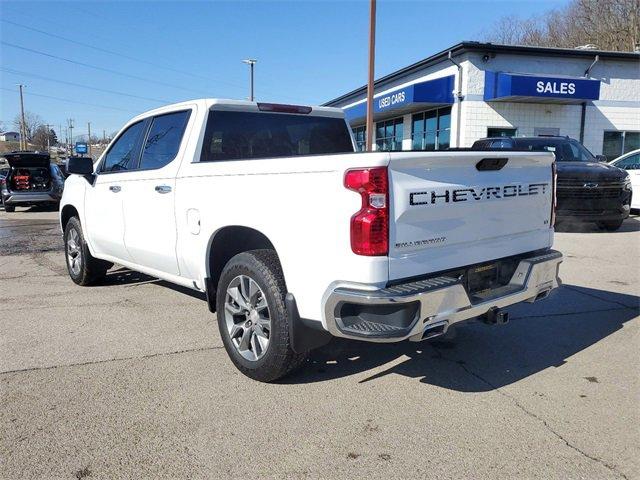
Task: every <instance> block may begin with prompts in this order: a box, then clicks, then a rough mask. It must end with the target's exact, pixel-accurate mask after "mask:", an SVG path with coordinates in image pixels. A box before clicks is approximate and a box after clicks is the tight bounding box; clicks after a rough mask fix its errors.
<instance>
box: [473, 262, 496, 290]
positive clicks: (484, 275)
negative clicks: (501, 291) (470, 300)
mask: <svg viewBox="0 0 640 480" xmlns="http://www.w3.org/2000/svg"><path fill="white" fill-rule="evenodd" d="M498 273H499V272H498V264H497V263H490V264H488V265H480V266H478V267H472V268H469V269H468V270H467V292H468V293H469V295H476V294H482V293H486V292H487V291H490V290H492V289H493V288H496V287H498V286H500V285H499V283H498Z"/></svg>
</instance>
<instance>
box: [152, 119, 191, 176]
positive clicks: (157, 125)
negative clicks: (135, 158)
mask: <svg viewBox="0 0 640 480" xmlns="http://www.w3.org/2000/svg"><path fill="white" fill-rule="evenodd" d="M190 113H191V111H190V110H186V111H182V112H173V113H168V114H166V115H159V116H157V117H154V118H153V119H152V120H151V126H150V127H149V133H148V134H147V139H146V141H145V143H144V148H143V149H142V158H141V159H140V169H141V170H149V169H155V168H162V167H164V166H165V165H168V164H169V163H171V161H173V159H174V158H175V157H176V155H177V154H178V150H179V149H180V143H181V142H182V137H183V136H184V130H185V128H186V127H187V121H188V120H189V115H190Z"/></svg>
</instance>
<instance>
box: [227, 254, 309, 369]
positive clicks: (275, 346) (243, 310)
mask: <svg viewBox="0 0 640 480" xmlns="http://www.w3.org/2000/svg"><path fill="white" fill-rule="evenodd" d="M286 293H287V289H286V286H285V283H284V276H283V274H282V269H281V268H280V262H279V261H278V257H277V255H276V253H275V252H274V251H273V250H251V251H248V252H244V253H240V254H238V255H236V256H235V257H233V258H232V259H231V260H230V261H229V263H227V265H226V266H225V268H224V270H223V271H222V275H221V276H220V281H219V282H218V291H217V296H216V303H217V305H216V307H217V308H216V311H217V315H218V327H219V329H220V335H221V337H222V341H223V343H224V346H225V349H226V350H227V353H228V354H229V357H230V358H231V361H232V362H233V364H234V365H235V366H236V367H237V368H238V370H240V371H241V372H242V373H244V374H245V375H247V376H248V377H250V378H253V379H254V380H258V381H261V382H272V381H274V380H277V379H279V378H282V377H283V376H285V375H287V374H288V373H290V372H291V371H293V370H294V369H295V368H297V367H298V366H300V365H301V364H302V362H304V360H305V358H306V355H305V354H297V353H295V352H294V351H293V349H292V348H291V339H290V338H289V318H288V315H287V310H286V308H285V303H284V298H285V295H286Z"/></svg>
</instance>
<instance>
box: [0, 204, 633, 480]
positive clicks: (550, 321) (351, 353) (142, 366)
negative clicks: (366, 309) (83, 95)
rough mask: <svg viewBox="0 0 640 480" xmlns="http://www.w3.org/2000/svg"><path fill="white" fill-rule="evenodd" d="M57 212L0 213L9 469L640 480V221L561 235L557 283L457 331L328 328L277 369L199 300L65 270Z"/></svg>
mask: <svg viewBox="0 0 640 480" xmlns="http://www.w3.org/2000/svg"><path fill="white" fill-rule="evenodd" d="M55 218H56V214H55V213H53V212H37V211H25V210H22V211H20V210H19V211H18V212H16V213H14V214H6V213H5V212H3V211H0V272H2V276H1V277H0V292H1V294H0V312H1V313H0V402H1V404H0V429H1V430H0V459H1V461H0V477H1V478H9V479H13V478H47V479H50V478H70V479H73V478H80V477H82V478H106V479H112V478H135V479H140V478H176V477H180V478H185V477H188V478H237V477H252V478H256V477H257V478H322V479H326V478H372V477H374V478H390V479H393V478H398V479H404V478H439V479H442V478H452V479H459V478H514V477H516V478H563V479H574V478H575V479H578V478H598V479H607V478H611V479H621V478H622V479H624V478H626V479H633V478H640V474H639V472H640V468H639V467H640V462H639V460H638V459H639V458H640V451H639V450H640V448H639V447H638V445H640V430H639V425H640V422H639V420H640V418H639V417H640V410H639V408H638V405H640V403H639V400H640V382H639V375H638V372H639V369H638V367H639V366H640V365H639V363H640V362H639V354H638V352H639V349H638V347H639V342H638V340H639V338H640V337H639V335H638V329H639V324H640V321H639V318H638V315H639V312H640V309H639V306H640V305H639V298H638V295H640V292H639V290H640V288H639V285H640V282H639V280H640V278H639V276H640V273H639V272H640V268H638V267H640V265H639V263H640V260H639V259H640V255H639V254H640V221H639V220H638V219H637V218H632V219H630V220H627V221H626V222H625V224H624V226H623V228H622V230H621V231H619V232H616V233H603V232H598V231H595V230H590V229H586V231H585V232H582V233H572V232H560V233H558V234H557V235H556V248H557V249H559V250H561V251H562V252H563V253H564V254H565V257H566V258H565V261H564V263H563V265H562V267H561V277H562V279H563V282H564V285H563V287H562V288H561V289H559V290H558V291H556V292H555V293H554V294H553V295H552V296H551V297H550V298H548V299H546V300H544V301H542V302H539V303H536V304H533V305H530V304H524V305H518V306H515V307H513V308H511V309H510V311H511V316H512V321H511V322H510V323H509V324H507V325H505V326H502V327H488V326H485V325H482V324H478V323H469V324H467V325H465V326H464V327H461V328H459V329H458V330H457V336H456V338H454V339H453V340H446V341H445V340H442V341H432V342H430V343H424V342H423V343H408V342H407V343H402V344H393V345H375V344H374V345H371V344H365V343H358V342H346V341H338V340H334V341H333V342H331V343H330V344H329V345H327V346H326V347H324V348H322V349H321V350H319V351H316V352H314V353H313V354H312V356H311V358H310V360H309V362H308V363H307V365H306V367H305V368H304V369H303V370H302V371H300V372H298V373H296V374H295V375H293V376H291V377H289V378H287V379H285V380H284V381H282V382H281V383H279V384H272V385H265V384H260V383H257V382H254V381H251V380H249V379H247V378H245V377H243V376H242V375H241V374H240V373H239V372H237V371H236V370H235V369H234V368H233V366H232V365H231V363H230V361H229V360H228V359H227V356H226V352H225V351H224V348H223V347H222V342H221V340H220V338H219V336H218V333H217V325H216V322H215V316H214V315H212V314H210V313H209V312H208V310H207V307H206V304H205V303H204V299H203V297H202V295H199V294H198V293H196V292H192V291H189V290H186V289H183V288H180V287H175V286H171V285H169V284H167V283H165V282H161V281H158V280H155V279H153V278H150V277H147V276H145V275H142V274H138V273H135V272H130V271H127V270H124V269H121V268H118V267H114V269H112V271H111V272H110V274H109V276H108V279H107V281H106V282H105V284H104V285H101V286H97V287H91V288H81V287H77V286H75V285H74V284H73V283H72V282H71V281H70V280H69V279H68V277H67V275H66V271H65V266H64V259H63V255H62V250H61V248H62V243H61V240H60V237H59V234H58V231H57V225H56V219H55Z"/></svg>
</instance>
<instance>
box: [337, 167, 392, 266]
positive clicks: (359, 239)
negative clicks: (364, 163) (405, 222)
mask: <svg viewBox="0 0 640 480" xmlns="http://www.w3.org/2000/svg"><path fill="white" fill-rule="evenodd" d="M344 186H345V187H346V188H348V189H349V190H353V191H354V192H358V193H359V194H360V196H361V197H362V208H360V210H359V211H358V212H356V213H355V214H354V215H353V216H352V217H351V250H353V253H355V254H356V255H366V256H377V255H387V254H388V253H389V206H388V204H389V177H388V175H387V168H386V167H376V168H362V169H353V170H347V172H346V173H345V176H344Z"/></svg>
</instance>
